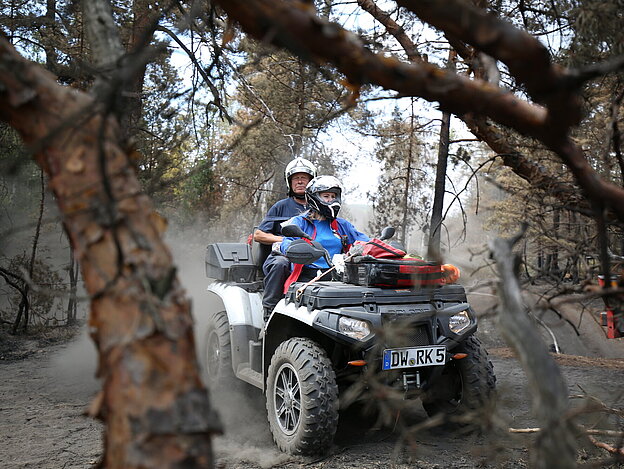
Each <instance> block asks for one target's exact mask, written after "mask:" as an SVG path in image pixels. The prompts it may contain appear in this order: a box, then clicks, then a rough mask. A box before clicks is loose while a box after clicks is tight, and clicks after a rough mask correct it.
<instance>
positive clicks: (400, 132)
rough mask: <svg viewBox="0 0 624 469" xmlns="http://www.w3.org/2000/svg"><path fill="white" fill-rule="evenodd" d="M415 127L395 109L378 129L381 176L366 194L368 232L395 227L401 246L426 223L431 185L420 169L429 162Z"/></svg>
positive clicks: (429, 205) (377, 150) (425, 174)
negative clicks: (370, 212)
mask: <svg viewBox="0 0 624 469" xmlns="http://www.w3.org/2000/svg"><path fill="white" fill-rule="evenodd" d="M416 127H417V126H415V125H414V122H413V120H412V118H411V117H409V116H408V118H407V119H404V118H403V116H402V115H401V113H400V111H399V109H398V108H397V107H395V109H394V112H393V114H392V118H391V119H390V120H388V121H387V122H385V123H382V124H381V125H380V126H379V127H378V128H377V132H378V134H379V136H380V137H381V139H380V141H379V143H378V144H377V146H376V150H375V157H376V158H377V159H378V161H379V162H380V163H381V167H382V173H381V176H380V178H379V185H378V187H377V188H376V190H375V191H369V192H368V197H369V199H370V200H371V201H372V204H373V216H374V218H373V219H372V220H371V223H370V230H371V232H373V233H379V232H380V231H381V229H382V228H383V227H385V226H394V227H395V228H396V230H397V235H398V239H399V241H401V242H402V243H404V244H406V243H407V241H408V235H409V233H410V232H411V231H412V230H414V229H417V228H421V227H422V226H423V225H424V224H425V223H426V220H427V217H428V214H429V211H430V209H431V201H430V193H431V190H430V189H429V187H431V186H430V185H429V184H428V175H427V173H426V171H425V170H424V169H423V168H425V167H427V165H428V163H427V161H426V157H425V153H424V148H425V147H424V145H423V142H422V140H421V135H419V134H418V132H417V130H416Z"/></svg>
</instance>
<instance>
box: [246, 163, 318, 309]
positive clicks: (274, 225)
mask: <svg viewBox="0 0 624 469" xmlns="http://www.w3.org/2000/svg"><path fill="white" fill-rule="evenodd" d="M315 176H316V166H314V164H312V163H311V162H310V161H308V160H306V159H305V158H295V159H294V160H292V161H291V162H290V163H288V165H287V166H286V170H285V171H284V179H285V180H286V185H287V186H288V197H287V198H285V199H282V200H279V201H278V202H276V203H275V204H274V205H273V206H272V207H271V208H270V209H269V211H268V212H267V214H266V217H264V219H263V220H262V222H261V223H260V225H259V226H258V228H257V229H256V230H255V231H254V235H253V239H254V241H256V242H257V243H260V245H261V246H262V249H261V256H262V257H264V258H266V260H265V261H264V263H263V264H262V271H263V273H264V281H265V286H264V297H263V301H262V305H263V307H264V310H265V316H267V315H268V313H270V312H271V311H272V310H273V308H274V307H275V305H276V304H277V302H278V301H279V300H280V299H281V298H282V297H283V296H284V295H283V294H282V286H283V285H284V281H285V280H286V278H287V277H288V274H289V272H290V261H289V260H288V259H286V258H285V257H284V256H282V255H280V254H279V253H277V252H275V253H273V252H271V246H272V245H273V244H274V243H279V242H281V241H282V239H283V237H282V232H281V223H282V222H284V221H286V220H288V219H290V218H292V217H295V216H297V215H299V214H301V213H303V212H305V211H306V209H307V207H306V201H305V189H306V186H307V184H308V183H309V182H310V180H312V178H314V177H315Z"/></svg>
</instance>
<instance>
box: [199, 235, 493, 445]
mask: <svg viewBox="0 0 624 469" xmlns="http://www.w3.org/2000/svg"><path fill="white" fill-rule="evenodd" d="M393 231H394V230H393V229H390V230H388V229H386V230H384V233H382V236H380V239H384V238H388V237H390V236H392V233H393ZM283 233H284V234H286V235H287V236H291V237H301V238H306V237H307V235H305V233H303V231H301V230H299V228H297V227H295V226H287V227H284V232H283ZM384 234H385V236H384ZM299 241H300V240H297V241H295V242H294V243H293V245H294V246H295V247H294V248H292V249H289V252H288V256H287V257H289V259H290V260H291V262H294V263H301V264H310V263H312V262H313V261H314V260H316V259H318V258H319V257H321V256H327V253H326V251H324V249H323V248H322V247H321V246H320V244H318V243H315V242H311V244H308V243H307V242H304V241H303V240H301V242H299ZM291 247H292V245H291ZM368 257H370V256H368ZM365 261H366V259H363V260H362V262H360V263H359V264H357V263H349V262H346V263H345V266H346V267H347V269H345V271H344V272H343V273H342V275H335V278H336V280H332V281H325V280H322V281H312V282H308V283H306V284H304V283H301V282H299V283H294V284H293V285H291V286H290V288H289V290H288V292H287V293H286V296H285V298H284V299H283V300H281V301H280V302H279V303H278V304H277V306H276V307H275V309H274V310H273V312H272V314H271V315H270V317H269V318H268V319H267V321H266V322H265V321H264V319H263V308H262V282H261V281H259V280H257V277H256V273H257V270H258V266H256V265H255V264H254V259H253V258H252V251H251V248H250V246H249V245H247V244H242V243H241V244H235V243H217V244H211V245H209V246H208V247H207V252H206V273H207V276H208V277H209V278H212V279H215V280H214V281H213V282H212V283H210V284H209V286H208V288H207V290H208V292H209V293H210V294H211V295H216V297H218V298H216V299H217V300H218V301H217V303H219V304H221V305H222V308H218V309H217V310H216V311H212V312H211V313H210V314H209V315H208V318H207V324H206V325H205V327H204V328H203V330H202V331H200V334H198V339H199V340H201V339H202V336H201V333H204V334H205V336H204V337H205V341H204V343H205V347H204V349H203V355H202V357H201V360H202V362H203V365H204V370H205V373H206V377H207V380H208V383H209V385H210V386H211V387H212V386H225V387H226V389H229V388H230V385H231V384H232V383H233V382H236V380H242V381H245V382H247V383H249V384H251V385H253V386H256V387H257V388H259V389H261V390H262V391H263V392H264V394H265V396H266V408H267V413H268V420H269V426H270V430H271V432H272V434H273V438H274V440H275V442H276V444H277V446H278V447H279V448H280V449H281V450H282V451H285V452H288V453H293V454H316V453H323V452H325V451H327V449H328V448H329V447H330V446H331V444H332V442H333V438H334V435H335V433H336V429H337V425H338V417H339V412H338V411H339V396H340V395H341V393H343V392H344V391H345V390H346V389H348V388H349V386H351V385H352V384H353V383H355V382H358V377H365V379H370V376H371V372H372V374H373V375H374V376H375V377H377V378H378V379H380V380H381V381H383V382H384V383H387V384H388V385H389V386H392V387H393V388H395V389H397V390H399V391H400V392H402V393H403V394H404V395H405V396H406V398H410V399H411V398H414V397H418V398H420V399H421V401H422V404H423V407H424V409H425V411H426V412H427V414H428V415H435V414H438V413H440V412H441V413H444V414H454V413H462V412H465V411H470V410H476V409H478V408H480V407H481V406H483V405H484V404H485V403H486V402H487V400H488V398H489V397H490V394H491V392H492V390H493V389H494V385H495V377H494V373H493V369H492V364H491V362H490V361H489V360H488V358H487V352H486V351H485V349H484V348H483V346H482V345H481V343H480V342H479V340H478V339H477V338H476V337H474V335H473V334H474V333H475V331H476V328H477V321H476V317H475V314H474V312H473V310H472V308H471V307H470V305H469V304H468V302H467V300H466V294H465V291H464V288H463V287H462V286H461V285H459V284H443V283H442V282H437V283H434V284H433V285H426V286H419V285H417V287H418V288H416V287H415V286H414V285H412V286H411V287H410V288H406V287H404V286H400V287H398V286H396V284H400V283H401V282H403V283H405V281H406V279H405V277H406V274H405V273H403V274H402V275H395V273H398V272H399V271H403V272H408V274H407V280H408V281H409V278H410V275H411V276H412V277H414V276H417V275H416V274H415V273H414V272H415V270H414V266H413V265H410V262H411V261H395V262H394V263H393V262H392V261H385V262H384V261H381V260H376V259H368V263H366V262H365ZM330 265H332V264H330ZM405 266H407V270H406V269H405V268H404V267H405ZM410 269H411V270H410ZM399 277H402V278H403V280H397V281H396V282H394V283H395V285H394V287H392V286H389V285H392V284H393V279H394V278H399ZM416 283H418V282H416ZM421 283H427V282H421ZM377 284H383V285H386V286H374V285H377ZM228 383H229V384H228ZM360 383H361V380H360ZM360 387H361V388H363V389H365V388H366V385H365V384H364V386H360Z"/></svg>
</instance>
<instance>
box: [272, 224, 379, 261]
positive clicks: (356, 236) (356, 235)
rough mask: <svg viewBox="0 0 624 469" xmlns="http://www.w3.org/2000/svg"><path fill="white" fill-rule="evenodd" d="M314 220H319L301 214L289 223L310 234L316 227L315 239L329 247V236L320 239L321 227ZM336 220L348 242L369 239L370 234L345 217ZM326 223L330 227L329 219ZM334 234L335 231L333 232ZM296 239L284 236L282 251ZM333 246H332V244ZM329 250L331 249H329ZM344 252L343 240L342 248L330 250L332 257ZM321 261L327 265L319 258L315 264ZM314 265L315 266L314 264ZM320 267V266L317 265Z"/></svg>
mask: <svg viewBox="0 0 624 469" xmlns="http://www.w3.org/2000/svg"><path fill="white" fill-rule="evenodd" d="M314 222H318V220H314V221H312V220H310V219H309V218H306V217H305V215H299V216H297V217H295V218H293V219H292V220H289V221H288V223H292V224H293V225H297V226H298V227H299V228H301V229H302V230H303V231H304V232H305V233H306V234H309V235H310V236H312V235H313V234H314V228H315V227H316V237H315V239H316V240H317V241H319V242H320V243H321V245H322V246H323V247H324V248H325V249H328V245H326V244H325V243H326V242H327V241H328V238H326V239H325V242H323V241H322V240H321V239H319V232H318V230H319V228H318V226H317V225H316V224H315V223H314ZM336 222H337V223H338V234H339V235H341V236H346V238H347V244H353V243H354V242H355V241H358V240H359V241H368V240H369V239H368V236H366V235H365V234H364V233H361V232H360V231H358V230H357V229H356V228H355V227H354V226H353V225H352V224H351V223H349V222H348V221H347V220H345V219H344V218H336ZM324 223H326V224H327V226H328V227H330V226H331V225H330V223H329V221H327V220H325V221H324ZM330 232H331V228H330ZM332 236H333V233H332ZM295 239H297V238H287V237H284V240H283V241H282V242H281V243H280V250H281V251H282V253H284V254H285V253H286V249H288V246H290V243H292V242H293V241H294V240H295ZM330 241H331V242H332V243H333V240H331V239H330ZM330 247H331V246H330ZM328 250H329V249H328ZM340 252H342V242H341V244H340V248H339V249H338V251H336V252H334V253H332V252H331V251H330V259H331V256H332V255H333V254H337V253H340ZM319 262H322V263H323V265H327V263H326V262H325V260H324V259H319V260H318V261H316V263H315V264H318V263H319ZM312 267H314V266H312ZM316 268H318V267H316Z"/></svg>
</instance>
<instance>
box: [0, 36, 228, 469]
mask: <svg viewBox="0 0 624 469" xmlns="http://www.w3.org/2000/svg"><path fill="white" fill-rule="evenodd" d="M0 119H2V120H4V121H6V122H7V123H9V124H10V125H11V126H12V127H14V128H15V129H16V130H17V131H18V132H19V134H20V135H21V137H22V139H23V140H24V142H25V143H26V145H28V146H29V147H30V149H31V150H32V152H33V153H34V156H35V159H36V161H37V163H38V164H39V165H40V166H41V168H43V170H44V171H45V172H46V173H47V174H48V180H49V187H50V188H51V189H52V190H53V192H54V194H55V196H56V200H57V203H58V206H59V210H60V213H61V217H62V220H63V225H64V227H65V230H66V231H67V233H68V235H69V238H70V240H71V245H72V248H73V250H74V252H75V255H76V259H77V260H78V262H79V264H80V267H81V271H82V275H83V278H84V282H85V288H86V290H87V292H88V294H89V295H90V298H91V311H90V325H91V327H92V329H93V333H92V336H93V339H94V341H95V343H96V345H97V348H98V351H99V367H98V368H99V369H98V375H99V376H100V377H101V378H102V379H103V390H102V392H101V393H100V394H99V396H98V397H97V398H96V399H95V400H94V402H93V404H92V406H91V410H92V413H93V414H94V415H97V416H99V417H100V418H101V419H102V420H103V421H104V422H105V425H106V428H105V437H104V446H105V454H104V459H103V465H104V466H106V467H110V468H138V467H141V468H148V467H158V468H170V467H183V466H184V467H211V466H212V458H213V456H212V449H211V439H210V435H211V434H212V433H213V432H214V431H217V430H218V423H217V422H216V420H215V418H214V415H213V414H212V412H211V409H210V403H209V399H208V395H207V393H206V391H205V389H204V387H203V385H202V383H201V380H200V376H199V370H198V366H197V362H196V355H195V345H194V341H193V330H192V319H191V314H190V303H189V300H188V299H187V297H186V296H185V294H184V291H183V289H182V288H181V286H180V283H179V281H178V278H177V276H176V271H175V267H174V266H173V263H172V258H171V254H170V251H169V249H168V248H167V246H166V245H165V244H164V242H163V240H162V234H163V232H164V229H165V222H164V221H163V220H162V218H161V217H160V216H159V215H158V214H157V213H156V212H155V211H154V209H153V207H152V204H151V201H150V200H149V198H148V197H147V196H146V195H144V194H143V193H142V191H141V187H140V185H139V182H138V180H137V177H136V175H135V172H134V170H133V169H132V166H131V164H130V162H129V157H128V151H127V150H126V149H124V148H123V147H122V146H121V145H120V143H119V142H120V141H122V137H121V131H120V129H119V125H118V123H117V121H116V120H115V119H114V118H113V117H111V116H109V115H105V114H103V113H102V112H101V111H100V109H99V107H98V104H97V102H95V101H94V100H93V99H92V98H90V97H89V96H88V95H86V94H84V93H81V92H79V91H76V90H74V89H70V88H66V87H61V86H59V85H57V84H56V82H55V79H54V77H53V76H52V75H50V74H49V73H47V72H46V71H45V70H43V69H42V68H41V67H39V66H37V65H35V64H33V63H31V62H29V61H26V60H25V59H23V58H22V57H20V56H19V54H17V52H16V51H15V49H14V48H13V47H12V46H11V45H10V44H9V43H8V42H7V41H6V40H0Z"/></svg>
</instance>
